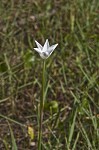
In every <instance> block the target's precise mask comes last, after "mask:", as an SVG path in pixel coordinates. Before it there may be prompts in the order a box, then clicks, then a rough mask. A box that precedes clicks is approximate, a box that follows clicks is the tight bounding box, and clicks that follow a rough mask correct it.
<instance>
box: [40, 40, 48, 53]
mask: <svg viewBox="0 0 99 150" xmlns="http://www.w3.org/2000/svg"><path fill="white" fill-rule="evenodd" d="M48 48H49V42H48V39H47V40H46V42H45V44H44V46H43V49H42V51H43V52H46V51H47V50H48Z"/></svg>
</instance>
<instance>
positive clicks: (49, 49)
mask: <svg viewBox="0 0 99 150" xmlns="http://www.w3.org/2000/svg"><path fill="white" fill-rule="evenodd" d="M57 45H58V44H55V45H52V46H50V47H49V48H48V52H49V53H52V52H53V51H54V49H55V48H56V47H57Z"/></svg>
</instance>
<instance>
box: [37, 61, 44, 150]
mask: <svg viewBox="0 0 99 150" xmlns="http://www.w3.org/2000/svg"><path fill="white" fill-rule="evenodd" d="M44 91H45V60H43V72H42V95H41V101H40V111H39V112H40V115H39V137H38V150H42V146H41V141H42V122H43V109H44V101H45V95H44Z"/></svg>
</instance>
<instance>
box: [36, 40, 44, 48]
mask: <svg viewBox="0 0 99 150" xmlns="http://www.w3.org/2000/svg"><path fill="white" fill-rule="evenodd" d="M35 43H36V45H37V47H38V48H39V49H41V50H42V48H43V47H42V45H41V44H40V43H38V42H37V41H36V40H35Z"/></svg>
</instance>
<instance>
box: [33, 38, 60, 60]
mask: <svg viewBox="0 0 99 150" xmlns="http://www.w3.org/2000/svg"><path fill="white" fill-rule="evenodd" d="M35 43H36V45H37V48H34V50H36V51H37V52H38V53H39V55H40V56H41V57H42V58H43V59H47V58H48V57H49V56H50V55H51V54H52V52H53V51H54V49H55V48H56V47H57V45H58V44H55V45H52V46H50V45H49V42H48V39H47V40H46V42H45V44H44V46H42V45H41V44H39V43H38V42H37V41H36V40H35Z"/></svg>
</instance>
